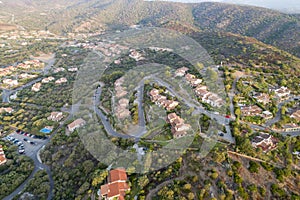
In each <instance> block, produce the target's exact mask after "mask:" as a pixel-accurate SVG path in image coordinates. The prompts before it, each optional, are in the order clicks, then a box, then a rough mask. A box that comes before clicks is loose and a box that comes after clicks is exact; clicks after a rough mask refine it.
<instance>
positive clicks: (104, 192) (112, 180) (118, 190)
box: [99, 168, 130, 200]
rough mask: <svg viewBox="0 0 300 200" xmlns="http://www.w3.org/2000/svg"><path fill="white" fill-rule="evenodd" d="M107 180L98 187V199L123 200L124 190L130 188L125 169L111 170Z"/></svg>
mask: <svg viewBox="0 0 300 200" xmlns="http://www.w3.org/2000/svg"><path fill="white" fill-rule="evenodd" d="M107 181H108V183H107V184H105V185H102V186H101V188H100V197H99V200H102V199H105V200H124V199H125V196H126V191H129V190H130V188H129V185H128V183H127V174H126V171H125V169H124V168H118V169H114V170H111V171H110V172H109V175H108V180H107Z"/></svg>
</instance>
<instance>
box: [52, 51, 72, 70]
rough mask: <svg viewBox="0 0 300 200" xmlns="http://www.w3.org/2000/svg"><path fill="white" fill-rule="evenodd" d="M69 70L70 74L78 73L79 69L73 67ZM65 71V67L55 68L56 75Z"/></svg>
mask: <svg viewBox="0 0 300 200" xmlns="http://www.w3.org/2000/svg"><path fill="white" fill-rule="evenodd" d="M65 55H66V54H65ZM67 70H68V72H77V71H78V68H77V67H71V68H68V69H67ZM64 71H66V69H65V68H63V67H58V68H55V69H54V70H53V72H54V73H59V72H64Z"/></svg>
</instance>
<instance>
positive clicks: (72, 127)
mask: <svg viewBox="0 0 300 200" xmlns="http://www.w3.org/2000/svg"><path fill="white" fill-rule="evenodd" d="M85 124H86V122H85V121H84V120H83V119H81V118H79V119H76V120H75V121H73V122H72V123H71V124H69V125H68V130H69V131H70V132H73V131H74V130H75V129H77V128H80V127H82V126H84V125H85Z"/></svg>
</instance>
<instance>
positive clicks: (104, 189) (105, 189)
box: [100, 184, 109, 195]
mask: <svg viewBox="0 0 300 200" xmlns="http://www.w3.org/2000/svg"><path fill="white" fill-rule="evenodd" d="M100 190H101V195H107V194H108V190H109V186H108V184H105V185H101V188H100Z"/></svg>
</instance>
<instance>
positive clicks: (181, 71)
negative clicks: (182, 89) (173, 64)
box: [175, 67, 189, 77]
mask: <svg viewBox="0 0 300 200" xmlns="http://www.w3.org/2000/svg"><path fill="white" fill-rule="evenodd" d="M188 70H189V68H187V67H181V68H179V69H177V70H176V71H175V77H176V76H179V77H183V76H184V75H185V73H186V72H187V71H188Z"/></svg>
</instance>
